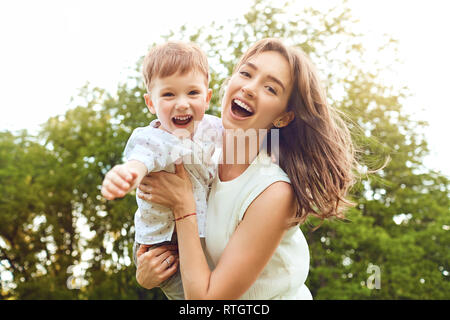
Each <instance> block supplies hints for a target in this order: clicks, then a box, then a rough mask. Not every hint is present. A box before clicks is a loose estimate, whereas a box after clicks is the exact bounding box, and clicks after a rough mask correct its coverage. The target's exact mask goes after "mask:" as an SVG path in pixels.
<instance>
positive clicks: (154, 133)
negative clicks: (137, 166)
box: [124, 126, 192, 172]
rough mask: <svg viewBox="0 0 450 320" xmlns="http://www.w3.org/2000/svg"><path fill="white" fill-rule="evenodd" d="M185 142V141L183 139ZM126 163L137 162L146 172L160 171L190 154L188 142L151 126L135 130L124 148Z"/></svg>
mask: <svg viewBox="0 0 450 320" xmlns="http://www.w3.org/2000/svg"><path fill="white" fill-rule="evenodd" d="M185 140H186V139H185ZM124 153H125V158H126V160H127V161H130V160H138V161H140V162H142V163H144V164H145V166H146V167H147V170H148V172H151V171H161V170H163V169H164V168H165V167H167V166H168V165H169V164H173V163H175V162H176V161H177V160H178V159H180V158H182V157H183V156H186V155H189V154H191V153H192V149H191V147H190V144H189V142H188V141H183V140H181V139H179V138H177V137H175V136H174V135H172V134H170V133H168V132H165V131H163V130H161V129H157V128H153V127H151V126H147V127H143V128H136V129H135V130H134V131H133V133H132V134H131V137H130V139H128V142H127V145H126V147H125V151H124Z"/></svg>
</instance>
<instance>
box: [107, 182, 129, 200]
mask: <svg viewBox="0 0 450 320" xmlns="http://www.w3.org/2000/svg"><path fill="white" fill-rule="evenodd" d="M104 188H105V191H106V192H108V193H110V194H112V195H114V196H116V197H123V196H124V195H125V192H124V191H123V190H122V189H119V188H118V187H116V186H115V185H114V184H113V183H108V184H105V185H104Z"/></svg>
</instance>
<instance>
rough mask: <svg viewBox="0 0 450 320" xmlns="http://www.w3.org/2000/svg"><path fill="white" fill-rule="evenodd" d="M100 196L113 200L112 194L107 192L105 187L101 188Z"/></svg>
mask: <svg viewBox="0 0 450 320" xmlns="http://www.w3.org/2000/svg"><path fill="white" fill-rule="evenodd" d="M102 196H103V197H104V198H105V199H107V200H114V198H115V197H114V196H113V195H112V194H111V193H109V192H108V191H107V190H106V189H104V188H102Z"/></svg>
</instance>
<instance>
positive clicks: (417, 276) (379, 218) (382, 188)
mask: <svg viewBox="0 0 450 320" xmlns="http://www.w3.org/2000/svg"><path fill="white" fill-rule="evenodd" d="M276 3H277V5H275V4H274V3H273V2H272V3H271V2H269V1H264V0H256V1H255V3H254V6H252V8H251V9H250V10H249V12H247V13H246V14H245V15H244V16H243V17H242V18H240V19H237V20H233V21H230V23H228V24H227V25H226V26H225V25H219V24H216V23H213V24H212V25H211V26H209V27H205V28H201V29H192V30H189V28H187V27H183V28H181V30H176V31H175V30H172V31H171V32H170V33H169V34H167V35H166V36H164V37H163V39H172V38H173V39H179V40H190V41H195V42H197V43H199V44H200V46H202V47H203V49H204V50H205V51H206V52H207V53H208V56H209V59H210V65H211V83H210V87H211V88H212V89H213V90H214V95H213V99H212V103H211V105H212V107H211V108H210V109H209V111H208V112H209V113H212V114H216V115H219V114H220V94H219V92H220V86H221V84H222V82H223V80H224V79H226V78H227V77H228V76H229V75H230V74H231V71H232V68H233V66H234V64H235V63H236V62H237V59H238V58H239V57H240V55H241V54H242V53H243V52H244V51H245V50H246V49H247V48H248V47H249V45H250V44H252V43H253V42H254V41H256V40H258V39H261V38H264V37H279V38H283V39H284V40H285V41H286V42H287V43H289V44H291V45H295V46H298V47H300V48H302V49H303V50H304V51H305V52H306V53H308V55H309V56H310V57H311V59H312V60H313V61H314V63H315V64H316V65H317V67H318V69H319V71H320V74H321V75H323V81H324V83H325V85H326V87H327V91H328V96H329V102H330V105H332V106H333V107H335V108H337V109H339V110H341V111H342V112H343V113H345V114H346V118H345V119H346V121H347V122H348V125H349V127H350V128H352V130H353V133H354V135H353V137H354V140H355V142H356V143H357V145H358V146H359V149H360V152H359V156H360V161H361V163H362V164H363V166H362V167H361V171H362V172H364V170H366V171H367V170H369V171H370V169H374V168H377V167H380V166H381V165H382V164H383V162H384V160H385V159H386V158H387V156H389V157H390V162H389V163H388V164H387V166H385V167H384V168H383V169H382V170H380V171H378V172H376V173H374V174H367V175H362V176H361V179H360V180H359V181H358V183H357V184H356V185H355V187H354V188H353V189H352V192H351V197H352V199H353V201H355V202H356V204H357V205H356V207H354V208H352V209H351V210H349V212H348V213H347V219H346V220H345V221H329V222H325V223H324V224H323V225H322V226H321V227H320V228H319V229H317V230H316V231H313V228H311V227H310V225H311V224H312V225H316V224H317V221H314V219H311V220H310V221H308V223H307V224H305V225H303V226H301V228H302V230H303V232H304V233H305V236H306V239H307V241H308V244H309V248H310V252H311V265H310V273H309V276H308V279H307V285H308V287H309V288H310V289H311V291H312V293H313V296H314V298H315V299H448V298H449V297H450V296H449V292H450V283H449V276H448V270H449V268H450V266H449V261H450V250H449V249H450V248H449V244H450V238H449V237H450V236H449V229H450V216H449V207H450V200H449V180H448V179H447V178H446V177H445V176H444V175H442V174H440V173H439V172H433V171H430V170H427V169H426V168H424V167H423V165H422V160H423V158H424V156H426V155H427V153H428V149H427V143H426V141H425V139H424V137H423V135H421V134H420V132H421V128H423V126H425V125H426V123H423V122H421V121H414V120H412V119H411V117H410V116H409V115H407V114H406V113H405V112H404V111H403V110H402V107H403V104H404V101H405V97H407V96H408V91H407V88H403V87H398V85H397V84H389V83H386V81H384V78H383V72H384V71H385V69H384V68H383V63H382V62H380V61H366V60H365V54H366V51H365V50H366V49H365V46H364V39H363V35H361V34H358V33H357V32H355V30H357V27H358V24H357V22H356V21H353V19H352V17H351V11H350V10H349V9H348V8H347V7H346V5H345V3H344V4H343V5H340V6H338V7H336V8H332V9H330V10H329V11H327V12H320V11H317V10H315V9H312V8H307V9H304V10H303V11H301V12H293V11H292V3H289V2H287V3H284V4H280V3H279V2H276ZM392 48H395V41H393V40H392V39H389V38H386V41H385V42H384V43H380V49H379V50H380V51H382V50H391V49H392ZM140 64H141V61H139V62H138V63H137V67H136V71H137V70H139V69H140ZM144 92H145V89H144V85H143V81H142V80H141V77H140V74H139V73H138V72H136V74H133V75H130V77H129V79H128V81H127V82H126V83H124V84H121V85H120V86H119V87H118V88H117V91H116V92H115V93H109V92H106V91H105V90H103V89H100V88H91V87H90V86H89V85H86V86H85V87H84V88H82V90H81V91H80V93H79V97H78V100H79V101H83V102H82V103H80V104H79V105H78V106H77V107H75V108H73V109H71V110H69V111H68V112H67V113H66V114H65V115H64V116H56V117H51V118H50V119H49V120H48V121H47V122H46V123H45V124H44V125H43V127H42V130H41V132H40V134H39V135H38V136H37V137H34V136H31V135H29V134H28V133H27V132H26V131H24V132H20V133H17V134H12V133H10V132H2V133H0V181H1V183H0V191H1V194H2V198H1V199H0V212H1V214H0V263H1V264H0V271H1V274H2V281H1V282H0V285H1V288H0V289H1V290H0V296H1V297H3V298H14V299H162V298H164V297H163V295H162V294H161V292H160V291H159V290H158V289H154V290H151V291H148V290H145V289H143V288H141V287H139V286H138V285H137V283H136V281H135V277H134V272H135V267H134V265H133V262H132V261H131V259H132V258H131V256H132V244H133V238H134V229H133V214H134V211H135V209H136V203H135V199H134V195H133V194H132V195H128V196H127V197H125V198H124V199H121V200H115V201H105V200H104V199H103V198H102V197H101V196H100V193H99V190H100V184H101V181H102V179H103V175H104V174H105V173H106V172H107V171H108V170H109V169H110V168H111V167H112V166H114V165H115V164H117V163H120V162H121V161H122V152H123V149H124V146H125V143H126V141H127V139H128V137H129V135H130V134H131V132H132V130H133V129H134V128H135V127H138V126H145V125H147V124H148V123H149V121H150V120H152V116H151V114H150V113H149V112H147V110H146V107H145V104H144V101H143V98H142V96H143V94H144ZM371 266H376V267H378V268H379V270H380V273H379V275H378V276H379V278H378V279H379V280H380V285H381V286H380V287H379V288H371V286H370V280H371V279H373V277H371V273H370V271H369V273H368V269H369V270H371V269H370V268H371ZM6 275H9V276H8V277H7V276H6Z"/></svg>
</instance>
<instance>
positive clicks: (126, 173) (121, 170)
mask: <svg viewBox="0 0 450 320" xmlns="http://www.w3.org/2000/svg"><path fill="white" fill-rule="evenodd" d="M116 172H117V174H118V175H119V176H120V177H122V179H124V180H125V181H128V182H131V181H133V175H132V174H131V172H130V170H128V169H127V168H126V167H125V166H120V167H118V168H117V170H116ZM136 177H137V174H136V175H135V177H134V178H136Z"/></svg>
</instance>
